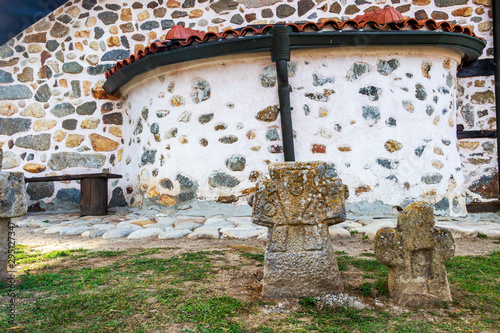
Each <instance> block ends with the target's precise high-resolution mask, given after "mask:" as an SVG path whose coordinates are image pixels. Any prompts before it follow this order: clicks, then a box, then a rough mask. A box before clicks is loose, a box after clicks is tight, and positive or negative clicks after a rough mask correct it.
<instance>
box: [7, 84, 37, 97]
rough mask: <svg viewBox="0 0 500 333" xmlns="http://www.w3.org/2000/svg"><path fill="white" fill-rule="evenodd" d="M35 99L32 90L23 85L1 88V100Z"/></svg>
mask: <svg viewBox="0 0 500 333" xmlns="http://www.w3.org/2000/svg"><path fill="white" fill-rule="evenodd" d="M32 97H33V93H32V92H31V90H30V89H29V88H28V87H27V86H25V85H22V84H14V85H12V84H11V85H8V86H0V100H16V99H30V98H32Z"/></svg>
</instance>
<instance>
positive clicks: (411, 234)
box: [375, 202, 455, 306]
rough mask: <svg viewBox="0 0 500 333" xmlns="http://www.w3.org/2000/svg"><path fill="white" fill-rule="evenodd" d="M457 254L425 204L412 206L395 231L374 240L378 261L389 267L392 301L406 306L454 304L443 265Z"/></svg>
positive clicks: (381, 233) (448, 234) (384, 232)
mask: <svg viewBox="0 0 500 333" xmlns="http://www.w3.org/2000/svg"><path fill="white" fill-rule="evenodd" d="M454 253H455V241H454V239H453V236H452V234H451V232H450V231H449V230H448V229H444V228H438V227H435V223H434V214H433V211H432V207H431V206H430V205H429V204H427V203H424V202H415V203H413V204H411V205H409V206H408V207H407V208H405V210H403V212H402V213H401V214H400V215H399V217H398V225H397V227H396V228H383V229H380V230H379V231H378V232H377V234H376V236H375V255H376V257H377V260H378V261H379V262H380V263H381V264H383V265H386V266H388V267H389V292H390V294H391V298H393V299H394V300H395V301H396V302H397V303H398V304H400V305H403V306H423V305H429V304H441V303H442V302H451V300H452V299H451V293H450V287H449V284H448V279H447V276H446V269H445V266H444V264H445V262H446V261H448V260H450V259H451V258H452V257H453V255H454Z"/></svg>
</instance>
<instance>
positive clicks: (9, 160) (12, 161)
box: [2, 151, 21, 170]
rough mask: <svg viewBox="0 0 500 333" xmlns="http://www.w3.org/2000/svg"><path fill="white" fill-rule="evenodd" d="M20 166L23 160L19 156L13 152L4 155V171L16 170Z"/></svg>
mask: <svg viewBox="0 0 500 333" xmlns="http://www.w3.org/2000/svg"><path fill="white" fill-rule="evenodd" d="M20 164H21V158H20V157H19V156H18V155H17V154H15V153H13V152H11V151H7V152H5V153H3V160H2V170H9V169H14V168H17V167H18V166H19V165H20Z"/></svg>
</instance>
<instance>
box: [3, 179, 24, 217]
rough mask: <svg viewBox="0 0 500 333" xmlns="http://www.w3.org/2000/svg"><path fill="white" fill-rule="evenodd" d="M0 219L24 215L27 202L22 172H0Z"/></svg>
mask: <svg viewBox="0 0 500 333" xmlns="http://www.w3.org/2000/svg"><path fill="white" fill-rule="evenodd" d="M0 189H2V190H1V191H0V218H11V217H18V216H23V215H26V213H27V211H28V202H27V200H26V186H25V183H24V174H23V173H22V172H1V171H0Z"/></svg>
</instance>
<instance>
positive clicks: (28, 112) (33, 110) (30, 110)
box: [20, 102, 45, 118]
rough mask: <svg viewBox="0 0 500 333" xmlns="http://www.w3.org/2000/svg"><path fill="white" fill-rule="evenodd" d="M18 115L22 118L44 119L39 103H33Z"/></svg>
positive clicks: (43, 112)
mask: <svg viewBox="0 0 500 333" xmlns="http://www.w3.org/2000/svg"><path fill="white" fill-rule="evenodd" d="M20 115H21V116H23V117H35V118H43V117H45V111H44V110H43V107H42V105H41V104H40V103H37V102H33V103H31V104H30V105H28V106H27V107H26V109H24V110H23V111H21V113H20Z"/></svg>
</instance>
